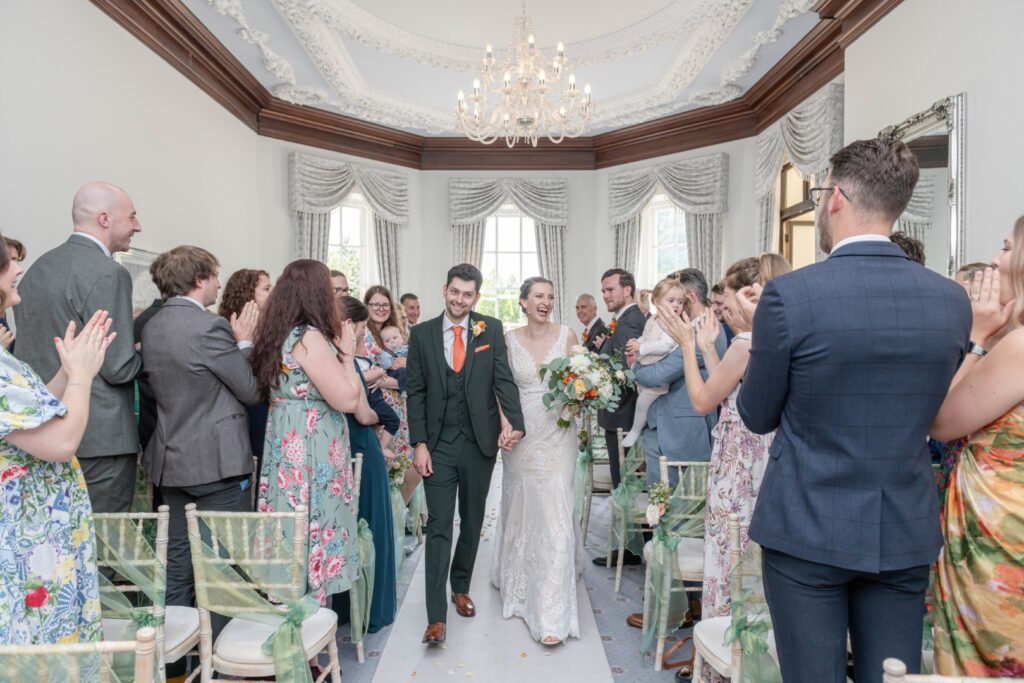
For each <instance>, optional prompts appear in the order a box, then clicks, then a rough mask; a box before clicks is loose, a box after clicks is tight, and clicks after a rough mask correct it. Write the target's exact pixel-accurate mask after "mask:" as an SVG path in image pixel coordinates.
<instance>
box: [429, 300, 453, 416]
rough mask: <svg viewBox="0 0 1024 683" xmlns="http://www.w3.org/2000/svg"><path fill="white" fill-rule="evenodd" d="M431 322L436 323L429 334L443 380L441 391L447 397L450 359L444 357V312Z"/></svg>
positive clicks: (438, 372) (439, 374)
mask: <svg viewBox="0 0 1024 683" xmlns="http://www.w3.org/2000/svg"><path fill="white" fill-rule="evenodd" d="M431 322H432V323H433V324H434V329H433V330H431V333H430V334H429V335H427V336H428V337H429V338H430V339H431V340H432V341H431V344H433V346H434V361H435V362H436V363H437V376H438V377H439V378H440V380H441V393H442V394H444V396H445V397H446V398H447V396H448V381H447V380H446V379H445V378H446V377H447V376H448V375H447V373H448V361H447V360H445V358H444V313H442V314H441V316H440V317H438V318H434V320H433V321H431Z"/></svg>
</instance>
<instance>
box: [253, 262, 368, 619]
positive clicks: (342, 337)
mask: <svg viewBox="0 0 1024 683" xmlns="http://www.w3.org/2000/svg"><path fill="white" fill-rule="evenodd" d="M354 353H355V336H354V333H353V331H352V325H351V323H344V324H342V323H340V322H339V317H338V309H337V305H336V303H335V301H334V296H333V292H332V289H331V282H330V271H328V270H327V266H325V265H324V264H322V263H320V262H319V261H313V260H308V259H304V260H299V261H294V262H292V263H290V264H289V265H288V267H287V268H285V270H284V272H283V273H282V274H281V277H280V279H279V280H278V281H277V284H276V286H275V287H274V290H273V292H272V293H271V295H270V298H269V299H268V300H267V304H266V307H265V309H264V310H263V311H262V312H261V315H260V322H259V328H258V329H257V333H256V344H255V347H254V349H253V354H252V362H253V367H254V369H255V373H256V377H257V379H258V380H259V382H260V386H261V387H262V389H263V391H264V392H265V394H266V396H267V397H268V400H269V401H270V414H269V417H268V420H267V432H266V440H265V443H264V448H263V467H262V470H261V472H260V484H259V498H258V502H257V506H258V509H259V510H261V511H277V512H280V511H284V510H294V509H295V508H296V507H298V506H299V505H305V506H306V507H307V508H308V510H309V524H308V538H307V549H306V558H307V563H308V564H307V570H308V571H307V593H308V594H310V595H312V596H313V597H315V598H316V599H317V600H319V602H320V604H321V605H324V606H327V605H328V597H329V596H331V595H334V594H337V593H341V592H343V591H346V590H348V589H349V588H350V587H351V585H352V581H353V580H354V579H355V577H356V574H357V572H358V569H359V562H358V557H357V548H356V531H357V521H358V520H357V513H358V510H357V501H356V496H355V481H354V477H353V472H352V459H351V453H350V449H349V435H348V426H347V421H346V419H345V415H344V413H355V412H357V410H358V409H359V408H360V397H362V396H363V387H362V383H361V382H360V380H359V375H358V374H357V373H356V371H355V366H354V365H353V357H354ZM363 403H364V404H365V400H363Z"/></svg>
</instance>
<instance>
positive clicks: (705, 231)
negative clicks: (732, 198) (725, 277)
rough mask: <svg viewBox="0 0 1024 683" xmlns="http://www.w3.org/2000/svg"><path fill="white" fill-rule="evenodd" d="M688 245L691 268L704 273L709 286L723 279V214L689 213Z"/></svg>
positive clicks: (687, 215) (687, 218)
mask: <svg viewBox="0 0 1024 683" xmlns="http://www.w3.org/2000/svg"><path fill="white" fill-rule="evenodd" d="M686 245H687V248H688V249H689V252H690V266H691V267H692V268H696V269H697V270H699V271H700V272H702V273H704V277H706V278H707V281H708V286H711V285H713V284H715V283H716V282H718V281H719V279H721V277H722V214H720V213H687V214H686Z"/></svg>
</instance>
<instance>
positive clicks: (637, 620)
mask: <svg viewBox="0 0 1024 683" xmlns="http://www.w3.org/2000/svg"><path fill="white" fill-rule="evenodd" d="M626 626H632V627H633V628H643V627H644V615H643V614H642V613H640V612H635V613H633V614H630V615H629V616H628V617H626Z"/></svg>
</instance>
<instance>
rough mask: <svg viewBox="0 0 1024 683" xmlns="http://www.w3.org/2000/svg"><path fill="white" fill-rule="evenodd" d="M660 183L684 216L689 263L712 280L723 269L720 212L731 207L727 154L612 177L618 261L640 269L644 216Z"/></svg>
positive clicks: (610, 190) (610, 202)
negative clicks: (638, 265)
mask: <svg viewBox="0 0 1024 683" xmlns="http://www.w3.org/2000/svg"><path fill="white" fill-rule="evenodd" d="M659 187H661V189H662V190H663V191H664V192H665V194H667V195H668V197H669V199H671V200H672V203H673V204H675V205H676V206H678V207H679V208H680V209H682V210H683V212H684V213H685V214H686V240H687V243H688V244H689V248H690V254H691V257H690V265H691V266H693V267H695V268H700V269H701V270H702V271H703V272H704V274H705V275H706V276H707V277H708V278H709V281H713V280H711V278H712V277H716V278H717V276H718V273H720V272H721V263H722V214H724V213H725V212H726V211H727V210H728V197H729V155H728V154H711V155H708V156H703V157H697V158H695V159H683V160H681V161H674V162H671V163H667V164H660V165H658V166H649V167H647V168H639V169H633V170H630V171H624V172H622V173H616V174H615V175H613V176H611V177H610V178H609V179H608V222H609V224H610V225H611V226H612V229H613V230H614V231H615V265H616V266H617V267H619V268H625V269H627V270H629V271H631V272H632V271H635V270H636V266H637V258H638V255H639V254H638V248H639V245H640V230H641V220H640V216H641V214H642V212H643V209H644V207H645V206H646V205H647V202H649V201H650V199H651V197H652V196H654V193H655V192H656V191H657V190H658V188H659ZM691 224H692V225H691ZM698 264H699V265H698Z"/></svg>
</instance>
